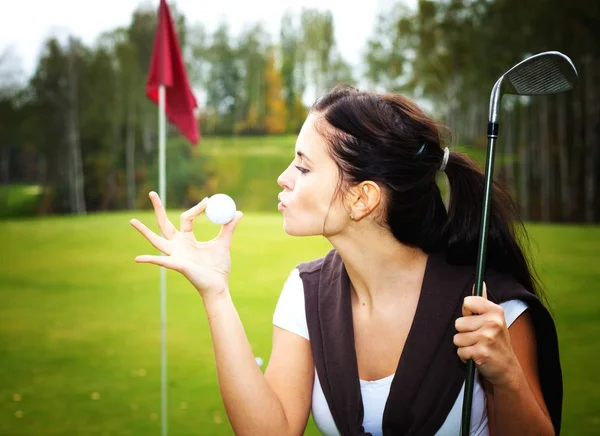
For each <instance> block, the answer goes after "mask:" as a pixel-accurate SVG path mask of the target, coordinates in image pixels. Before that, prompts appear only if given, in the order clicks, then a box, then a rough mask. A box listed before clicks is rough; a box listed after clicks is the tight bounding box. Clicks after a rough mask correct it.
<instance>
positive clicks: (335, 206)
mask: <svg viewBox="0 0 600 436" xmlns="http://www.w3.org/2000/svg"><path fill="white" fill-rule="evenodd" d="M318 118H319V115H318V114H314V113H311V114H310V115H309V116H308V117H307V119H306V121H305V122H304V125H303V126H302V129H301V130H300V134H299V135H298V139H297V140H296V150H295V157H294V160H293V161H292V163H291V164H290V165H289V166H288V167H287V169H286V170H285V171H284V172H283V173H282V174H281V175H280V176H279V178H278V179H277V183H278V184H279V186H281V187H282V188H283V191H282V192H281V193H280V194H279V196H278V198H279V201H280V203H279V206H278V208H279V211H281V213H282V214H283V229H284V230H285V232H286V233H288V234H289V235H293V236H313V235H323V236H332V235H334V234H337V233H339V232H340V231H341V230H343V229H344V228H345V226H346V225H347V223H348V220H349V218H348V215H349V214H348V212H346V210H345V209H344V206H343V203H342V201H341V200H340V199H339V198H338V197H339V196H335V197H336V198H334V193H335V191H336V188H337V186H338V180H339V173H338V168H337V166H336V164H335V162H334V161H333V159H332V158H331V157H330V156H329V155H328V154H327V143H326V140H325V138H323V137H322V136H321V135H320V134H319V133H318V132H317V130H316V128H315V123H316V122H317V120H318ZM320 122H321V123H325V121H323V120H321V121H320ZM319 127H321V128H322V127H324V124H321V125H320V126H319Z"/></svg>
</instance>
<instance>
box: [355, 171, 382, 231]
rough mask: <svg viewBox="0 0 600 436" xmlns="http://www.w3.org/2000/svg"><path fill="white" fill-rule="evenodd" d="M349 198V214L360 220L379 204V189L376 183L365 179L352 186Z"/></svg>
mask: <svg viewBox="0 0 600 436" xmlns="http://www.w3.org/2000/svg"><path fill="white" fill-rule="evenodd" d="M350 199H351V203H350V216H351V217H353V219H354V220H356V221H360V220H361V219H363V218H364V217H365V216H367V215H369V214H370V213H371V212H373V210H375V209H376V208H377V206H379V203H380V202H381V190H380V189H379V185H378V184H377V183H375V182H372V181H370V180H369V181H365V182H362V183H360V184H359V185H357V186H356V187H354V189H353V190H352V193H351V194H350Z"/></svg>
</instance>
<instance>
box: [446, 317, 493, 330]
mask: <svg viewBox="0 0 600 436" xmlns="http://www.w3.org/2000/svg"><path fill="white" fill-rule="evenodd" d="M485 323H486V319H485V318H484V317H483V316H465V317H462V318H458V319H457V320H456V321H454V328H455V329H456V331H458V332H459V333H464V332H474V331H475V330H479V329H480V328H481V327H483V326H484V325H485Z"/></svg>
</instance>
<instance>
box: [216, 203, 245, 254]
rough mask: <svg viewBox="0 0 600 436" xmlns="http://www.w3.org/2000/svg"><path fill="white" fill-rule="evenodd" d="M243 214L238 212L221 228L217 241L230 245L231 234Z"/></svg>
mask: <svg viewBox="0 0 600 436" xmlns="http://www.w3.org/2000/svg"><path fill="white" fill-rule="evenodd" d="M243 216H244V214H243V213H242V212H240V211H239V210H238V211H237V212H236V213H235V215H234V216H233V219H232V220H231V221H229V222H228V223H227V224H225V225H224V226H223V227H221V231H220V232H219V235H218V236H217V239H220V240H221V241H223V242H225V243H226V244H227V245H228V246H229V245H230V244H231V239H232V238H233V232H234V231H235V229H236V227H237V225H238V223H239V222H240V221H241V220H242V217H243Z"/></svg>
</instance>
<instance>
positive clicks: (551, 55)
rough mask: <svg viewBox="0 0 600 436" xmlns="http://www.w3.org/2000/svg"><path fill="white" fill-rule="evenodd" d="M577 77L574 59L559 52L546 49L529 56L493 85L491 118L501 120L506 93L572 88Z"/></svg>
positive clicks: (526, 93)
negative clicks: (501, 102) (499, 114)
mask: <svg viewBox="0 0 600 436" xmlns="http://www.w3.org/2000/svg"><path fill="white" fill-rule="evenodd" d="M577 80H578V75H577V70H576V69H575V66H574V65H573V62H571V59H569V58H568V57H567V56H565V55H564V54H562V53H560V52H557V51H547V52H544V53H538V54H536V55H533V56H531V57H528V58H527V59H525V60H523V61H521V62H519V63H518V64H516V65H515V66H514V67H512V68H511V69H510V70H508V71H507V72H506V73H504V74H503V75H502V76H501V77H500V78H499V79H498V81H497V82H496V84H495V85H494V88H493V89H492V95H491V99H490V114H489V115H490V117H489V121H490V123H497V122H498V110H499V107H500V100H501V99H502V95H504V94H514V95H532V96H533V95H547V94H558V93H560V92H565V91H570V90H571V89H573V88H574V87H575V85H576V84H577Z"/></svg>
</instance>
